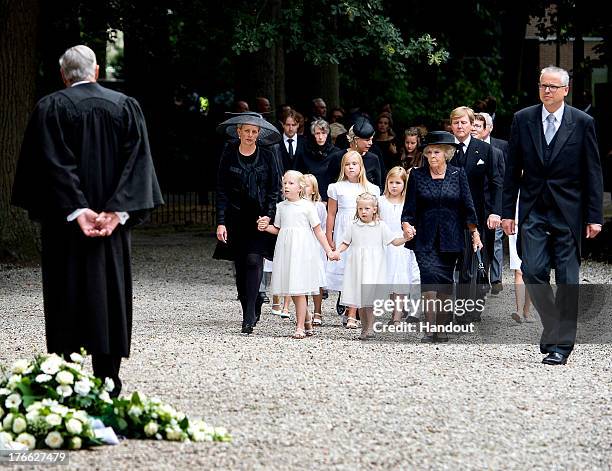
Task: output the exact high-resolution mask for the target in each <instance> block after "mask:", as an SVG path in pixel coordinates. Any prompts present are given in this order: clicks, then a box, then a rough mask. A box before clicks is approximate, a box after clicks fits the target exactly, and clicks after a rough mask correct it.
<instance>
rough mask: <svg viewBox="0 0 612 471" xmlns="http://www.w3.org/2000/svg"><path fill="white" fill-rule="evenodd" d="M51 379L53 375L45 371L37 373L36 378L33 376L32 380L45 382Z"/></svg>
mask: <svg viewBox="0 0 612 471" xmlns="http://www.w3.org/2000/svg"><path fill="white" fill-rule="evenodd" d="M52 379H53V376H51V375H48V374H46V373H41V374H39V375H37V376H36V378H34V381H36V382H37V383H46V382H47V381H51V380H52Z"/></svg>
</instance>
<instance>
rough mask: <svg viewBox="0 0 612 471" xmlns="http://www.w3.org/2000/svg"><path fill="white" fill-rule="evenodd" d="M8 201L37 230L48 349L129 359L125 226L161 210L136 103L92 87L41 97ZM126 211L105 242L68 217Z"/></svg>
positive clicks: (129, 292)
mask: <svg viewBox="0 0 612 471" xmlns="http://www.w3.org/2000/svg"><path fill="white" fill-rule="evenodd" d="M12 203H13V204H14V205H16V206H19V207H22V208H24V209H26V210H27V211H28V213H29V215H30V218H31V219H33V220H36V221H39V222H40V223H41V242H42V253H41V265H42V278H43V300H44V313H45V328H46V339H47V348H48V350H49V351H50V352H56V353H64V352H70V351H78V350H79V349H80V347H85V349H87V351H88V352H89V353H92V354H110V355H115V356H123V357H127V356H129V352H130V341H131V330H132V273H131V265H130V250H131V249H130V227H132V226H134V225H135V224H138V223H139V222H142V221H143V220H144V219H145V218H146V215H147V213H148V212H149V211H150V210H151V209H153V208H154V207H156V206H158V205H160V204H163V199H162V197H161V192H160V189H159V185H158V182H157V177H156V175H155V170H154V168H153V161H152V158H151V152H150V149H149V142H148V137H147V129H146V125H145V121H144V116H143V114H142V111H141V109H140V106H139V105H138V103H137V101H136V100H134V99H133V98H130V97H127V96H125V95H123V94H121V93H118V92H115V91H112V90H109V89H106V88H104V87H102V86H100V85H99V84H97V83H94V82H91V83H86V84H79V85H76V86H74V87H70V88H66V89H64V90H61V91H58V92H55V93H52V94H51V95H48V96H46V97H44V98H43V99H42V100H41V101H40V102H39V103H38V104H37V105H36V108H35V110H34V112H33V114H32V116H31V118H30V121H29V123H28V127H27V130H26V133H25V136H24V140H23V144H22V149H21V155H20V157H19V161H18V165H17V172H16V175H15V181H14V185H13V199H12ZM79 208H90V209H92V210H93V211H96V212H101V211H125V212H127V213H128V214H129V216H130V217H129V219H128V221H127V223H126V224H125V225H121V224H120V225H118V226H117V228H116V229H115V230H114V231H113V233H112V235H111V236H109V237H95V238H92V237H86V236H85V235H84V234H83V233H82V232H81V229H80V227H79V225H78V223H77V221H72V222H68V221H67V219H66V218H67V216H68V215H70V214H71V213H72V212H74V211H75V210H77V209H79Z"/></svg>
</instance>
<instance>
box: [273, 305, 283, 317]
mask: <svg viewBox="0 0 612 471" xmlns="http://www.w3.org/2000/svg"><path fill="white" fill-rule="evenodd" d="M274 306H278V307H281V306H282V305H281V304H280V303H276V304H272V310H271V311H270V313H271V314H273V315H275V316H280V315H281V314H282V311H281V310H280V309H274Z"/></svg>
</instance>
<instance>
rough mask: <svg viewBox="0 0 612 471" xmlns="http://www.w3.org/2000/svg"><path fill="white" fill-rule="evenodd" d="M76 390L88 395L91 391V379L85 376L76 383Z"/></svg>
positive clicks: (80, 394) (82, 394) (78, 392)
mask: <svg viewBox="0 0 612 471" xmlns="http://www.w3.org/2000/svg"><path fill="white" fill-rule="evenodd" d="M74 390H75V392H76V393H77V394H78V395H79V396H87V395H88V394H89V391H91V381H89V380H88V379H87V378H83V379H81V380H79V381H77V382H76V383H74Z"/></svg>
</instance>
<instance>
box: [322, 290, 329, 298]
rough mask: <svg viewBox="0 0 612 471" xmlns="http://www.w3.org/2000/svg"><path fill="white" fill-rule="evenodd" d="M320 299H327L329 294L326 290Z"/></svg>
mask: <svg viewBox="0 0 612 471" xmlns="http://www.w3.org/2000/svg"><path fill="white" fill-rule="evenodd" d="M321 298H322V299H327V298H329V292H328V291H327V290H326V289H324V290H323V293H322V294H321Z"/></svg>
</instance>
